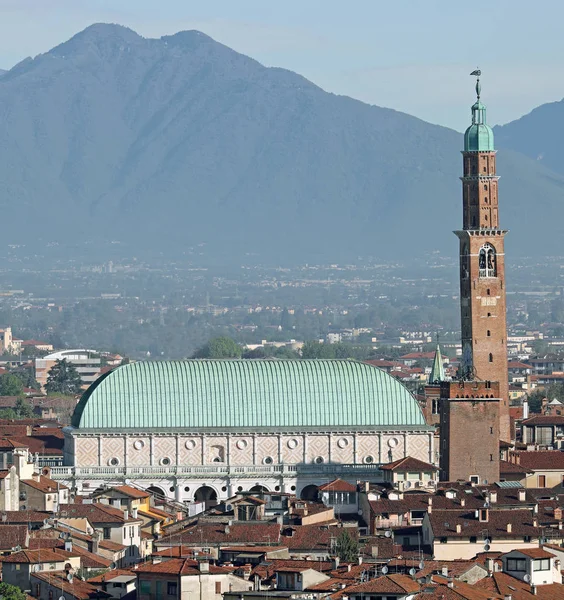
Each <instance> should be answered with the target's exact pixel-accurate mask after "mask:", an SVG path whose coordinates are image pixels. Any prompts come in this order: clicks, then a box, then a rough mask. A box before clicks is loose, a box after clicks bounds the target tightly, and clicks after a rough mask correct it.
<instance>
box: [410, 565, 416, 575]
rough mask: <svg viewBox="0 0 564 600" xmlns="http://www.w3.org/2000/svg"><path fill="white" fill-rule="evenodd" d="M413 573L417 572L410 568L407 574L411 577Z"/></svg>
mask: <svg viewBox="0 0 564 600" xmlns="http://www.w3.org/2000/svg"><path fill="white" fill-rule="evenodd" d="M415 573H417V571H416V570H415V569H414V568H413V567H411V569H409V574H410V575H411V576H412V577H413V575H415Z"/></svg>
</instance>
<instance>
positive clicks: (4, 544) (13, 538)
mask: <svg viewBox="0 0 564 600" xmlns="http://www.w3.org/2000/svg"><path fill="white" fill-rule="evenodd" d="M28 533H29V530H28V528H27V525H3V524H2V525H0V550H11V549H12V548H15V547H16V546H20V547H22V548H25V547H26V545H27V540H28Z"/></svg>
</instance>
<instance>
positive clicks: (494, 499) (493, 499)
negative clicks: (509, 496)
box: [490, 491, 497, 504]
mask: <svg viewBox="0 0 564 600" xmlns="http://www.w3.org/2000/svg"><path fill="white" fill-rule="evenodd" d="M490 502H491V503H492V504H495V503H496V502H497V492H495V491H491V492H490Z"/></svg>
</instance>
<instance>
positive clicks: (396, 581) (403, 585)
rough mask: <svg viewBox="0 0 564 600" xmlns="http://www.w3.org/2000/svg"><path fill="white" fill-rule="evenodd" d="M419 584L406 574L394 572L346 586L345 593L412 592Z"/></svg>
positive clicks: (416, 590)
mask: <svg viewBox="0 0 564 600" xmlns="http://www.w3.org/2000/svg"><path fill="white" fill-rule="evenodd" d="M420 589H421V588H420V585H419V583H417V581H414V580H413V579H412V578H411V577H409V576H408V575H402V574H400V573H396V574H393V575H384V576H383V577H378V578H377V579H372V580H371V581H366V582H365V583H360V584H359V585H353V586H351V587H349V588H347V594H349V595H353V594H360V593H361V592H362V593H364V594H382V595H384V594H413V593H416V592H418V591H419V590H420Z"/></svg>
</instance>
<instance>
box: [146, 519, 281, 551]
mask: <svg viewBox="0 0 564 600" xmlns="http://www.w3.org/2000/svg"><path fill="white" fill-rule="evenodd" d="M268 539H269V540H270V542H271V543H273V544H276V543H278V542H279V541H280V525H278V524H277V523H256V522H254V523H234V524H233V525H231V526H229V527H227V528H226V525H225V524H223V523H199V524H197V525H193V526H188V527H187V528H186V529H183V530H182V531H179V532H175V533H173V534H170V535H166V534H165V535H164V536H163V537H162V538H161V539H160V540H158V542H157V545H159V546H162V545H166V544H167V543H169V542H170V543H171V544H173V545H178V544H186V545H191V546H204V547H206V546H209V545H214V546H215V545H218V544H220V545H226V546H227V545H231V544H257V543H258V544H264V542H265V540H266V541H268Z"/></svg>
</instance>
